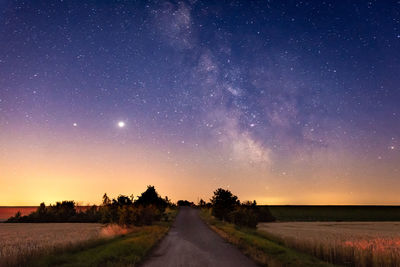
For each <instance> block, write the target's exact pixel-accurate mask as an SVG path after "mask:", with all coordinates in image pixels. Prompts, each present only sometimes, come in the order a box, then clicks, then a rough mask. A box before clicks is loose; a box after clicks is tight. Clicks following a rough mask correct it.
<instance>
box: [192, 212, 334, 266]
mask: <svg viewBox="0 0 400 267" xmlns="http://www.w3.org/2000/svg"><path fill="white" fill-rule="evenodd" d="M200 216H201V217H202V219H203V220H204V221H205V222H206V223H208V224H209V225H210V227H211V228H212V229H213V230H214V231H215V232H216V233H218V234H219V235H220V236H221V237H223V238H224V239H225V240H227V241H228V242H230V243H232V244H234V245H235V246H237V247H238V248H239V249H240V250H241V251H242V252H243V253H244V254H245V255H247V256H249V257H250V258H252V259H253V260H255V261H256V262H257V263H259V264H261V265H264V266H288V267H289V266H296V267H297V266H298V267H300V266H321V267H328V266H334V265H332V264H329V263H326V262H323V261H321V260H319V259H317V258H315V257H313V256H311V255H308V254H305V253H301V252H298V251H296V250H293V249H290V248H287V247H285V246H284V245H282V244H280V243H278V242H275V241H272V240H269V239H268V238H267V237H266V236H265V235H263V234H261V233H259V232H257V230H255V229H249V228H242V227H238V226H235V225H233V224H230V223H226V222H222V221H220V220H218V219H216V218H214V217H213V216H212V215H211V213H210V210H207V209H203V210H201V212H200Z"/></svg>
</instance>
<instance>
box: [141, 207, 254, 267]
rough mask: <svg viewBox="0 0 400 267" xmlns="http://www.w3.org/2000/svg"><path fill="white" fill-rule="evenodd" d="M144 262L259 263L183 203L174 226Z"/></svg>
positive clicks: (191, 266)
mask: <svg viewBox="0 0 400 267" xmlns="http://www.w3.org/2000/svg"><path fill="white" fill-rule="evenodd" d="M143 266H145V267H161V266H162V267H164V266H165V267H178V266H179V267H180V266H185V267H186V266H188V267H195V266H202V267H204V266H219V267H225V266H229V267H235V266H238V267H239V266H240V267H246V266H249V267H256V266H257V265H256V264H255V263H254V262H253V261H251V260H250V259H249V258H247V257H246V256H244V255H243V254H242V253H241V252H240V251H239V250H238V249H237V248H236V247H234V246H233V245H231V244H229V243H227V242H226V241H224V240H223V239H222V238H221V237H220V236H218V235H217V234H216V233H215V232H213V231H212V230H211V229H210V228H209V227H208V226H207V225H206V224H205V223H204V222H203V221H202V220H201V219H200V217H199V214H198V210H196V209H193V208H189V207H182V208H181V209H180V211H179V213H178V215H177V217H176V220H175V222H174V224H173V225H172V228H171V230H170V231H169V233H168V234H167V236H166V237H165V238H164V239H163V240H162V241H161V243H160V244H159V245H158V246H157V247H156V248H155V250H153V252H152V253H151V254H150V256H149V258H148V259H147V260H146V261H145V262H144V263H143Z"/></svg>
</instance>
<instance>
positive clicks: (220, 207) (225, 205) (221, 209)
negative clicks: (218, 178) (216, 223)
mask: <svg viewBox="0 0 400 267" xmlns="http://www.w3.org/2000/svg"><path fill="white" fill-rule="evenodd" d="M211 203H212V215H213V216H215V217H217V218H218V219H220V220H225V221H230V216H231V212H232V211H234V209H235V208H236V207H237V206H238V205H239V204H240V202H239V200H238V198H237V196H235V195H233V194H232V193H231V191H229V190H225V189H222V188H218V189H217V190H216V191H214V196H213V197H212V199H211Z"/></svg>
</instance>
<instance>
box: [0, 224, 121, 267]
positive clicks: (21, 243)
mask: <svg viewBox="0 0 400 267" xmlns="http://www.w3.org/2000/svg"><path fill="white" fill-rule="evenodd" d="M103 232H104V230H102V225H101V224H95V223H42V224H39V223H38V224H34V223H20V224H17V223H1V224H0V266H3V265H10V264H13V263H14V262H15V261H16V260H17V259H18V258H19V257H27V256H32V255H35V254H36V253H38V252H40V251H43V250H46V251H52V250H54V249H55V248H59V247H63V246H64V247H65V246H69V245H74V244H76V243H79V242H83V241H88V240H93V239H97V238H99V237H101V236H102V235H103ZM109 232H110V230H109V229H107V231H106V232H105V236H107V235H109ZM111 232H114V231H113V229H111Z"/></svg>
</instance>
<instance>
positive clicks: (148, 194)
mask: <svg viewBox="0 0 400 267" xmlns="http://www.w3.org/2000/svg"><path fill="white" fill-rule="evenodd" d="M174 206H175V205H173V204H172V203H171V202H170V201H169V199H168V197H165V198H161V197H160V196H159V195H158V193H157V191H156V189H155V188H154V186H148V187H147V190H146V191H144V192H143V193H142V194H141V195H140V196H138V197H137V198H136V199H135V198H134V196H133V195H131V196H124V195H119V196H118V197H117V198H115V199H110V198H109V197H108V196H107V194H104V196H103V203H102V205H100V206H91V207H89V208H87V209H86V210H78V207H77V206H76V204H75V202H74V201H62V202H57V203H56V204H55V205H49V206H46V205H45V204H44V203H41V204H40V206H39V207H38V208H37V209H36V211H34V212H32V213H30V214H29V215H25V216H21V213H20V212H17V213H16V214H15V216H13V217H11V218H9V219H8V220H7V221H6V223H50V222H81V223H83V222H85V223H86V222H92V223H95V222H97V223H103V224H109V223H112V224H118V225H123V226H130V225H135V226H141V225H151V224H152V223H153V222H154V221H160V220H161V219H162V218H163V217H164V216H165V214H164V211H165V209H166V208H167V207H174Z"/></svg>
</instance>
